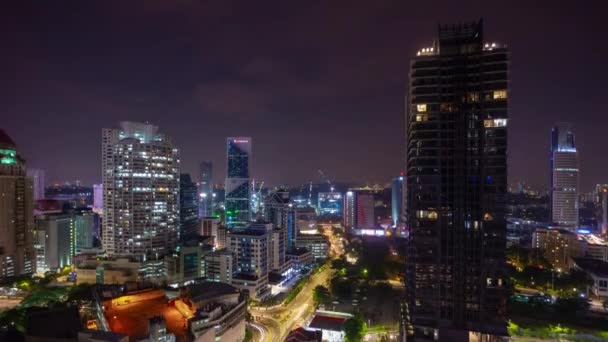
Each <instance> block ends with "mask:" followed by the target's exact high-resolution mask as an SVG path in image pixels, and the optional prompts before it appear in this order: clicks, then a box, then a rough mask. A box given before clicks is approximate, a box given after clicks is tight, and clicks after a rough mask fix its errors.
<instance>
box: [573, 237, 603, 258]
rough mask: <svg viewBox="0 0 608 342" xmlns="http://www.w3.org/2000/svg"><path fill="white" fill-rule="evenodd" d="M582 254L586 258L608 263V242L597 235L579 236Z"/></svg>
mask: <svg viewBox="0 0 608 342" xmlns="http://www.w3.org/2000/svg"><path fill="white" fill-rule="evenodd" d="M578 239H579V242H580V246H581V250H582V254H583V256H584V257H585V258H591V259H597V260H602V261H607V262H608V242H607V241H606V240H605V239H604V238H602V237H600V236H597V235H595V234H583V233H581V234H578Z"/></svg>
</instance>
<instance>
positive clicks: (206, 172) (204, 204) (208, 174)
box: [198, 161, 215, 217]
mask: <svg viewBox="0 0 608 342" xmlns="http://www.w3.org/2000/svg"><path fill="white" fill-rule="evenodd" d="M199 171H200V182H199V183H198V194H199V216H200V217H205V216H213V215H214V212H213V205H214V199H215V198H214V197H215V195H214V193H213V163H212V162H211V161H204V162H201V165H200V170H199Z"/></svg>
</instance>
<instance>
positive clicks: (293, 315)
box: [249, 264, 333, 341]
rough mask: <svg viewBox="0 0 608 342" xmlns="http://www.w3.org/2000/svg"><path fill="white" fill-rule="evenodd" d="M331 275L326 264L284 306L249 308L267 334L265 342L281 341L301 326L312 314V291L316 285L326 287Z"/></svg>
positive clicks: (331, 271)
mask: <svg viewBox="0 0 608 342" xmlns="http://www.w3.org/2000/svg"><path fill="white" fill-rule="evenodd" d="M332 275H333V270H332V269H331V267H329V265H328V264H326V265H325V266H323V267H322V268H321V270H319V271H317V272H316V273H315V274H312V275H311V276H310V279H309V280H308V281H307V282H306V284H305V285H304V287H303V288H302V291H300V293H298V295H297V296H296V297H295V298H294V299H293V300H292V301H291V302H290V303H289V304H286V305H283V304H281V305H278V306H275V307H273V308H270V309H265V308H250V310H249V311H250V312H251V314H252V315H253V316H254V317H255V320H256V323H260V324H262V325H263V326H264V327H265V328H266V330H267V331H268V333H267V334H266V338H267V341H283V340H284V339H285V337H286V336H287V334H289V332H290V331H291V330H293V329H294V328H295V327H297V326H303V325H304V324H305V323H306V321H307V320H308V319H310V317H311V316H312V314H313V313H314V302H313V298H312V290H313V289H314V288H315V287H316V286H317V285H327V283H328V282H329V279H331V276H332Z"/></svg>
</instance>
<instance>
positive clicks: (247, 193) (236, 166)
mask: <svg viewBox="0 0 608 342" xmlns="http://www.w3.org/2000/svg"><path fill="white" fill-rule="evenodd" d="M227 156H228V167H227V177H226V183H225V185H224V190H225V192H226V195H225V196H226V197H225V206H226V224H227V225H228V227H229V228H236V229H239V228H245V227H246V226H247V225H248V224H249V223H250V221H251V207H250V200H251V188H250V182H249V176H250V175H249V170H250V168H249V166H250V164H249V160H250V157H251V138H249V137H238V138H228V141H227Z"/></svg>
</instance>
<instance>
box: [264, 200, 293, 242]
mask: <svg viewBox="0 0 608 342" xmlns="http://www.w3.org/2000/svg"><path fill="white" fill-rule="evenodd" d="M297 210H298V209H297V208H296V207H295V206H294V205H293V203H291V202H290V197H289V191H287V190H285V189H279V190H277V191H274V192H273V193H271V194H270V195H268V196H267V197H266V198H265V199H264V220H265V221H266V222H270V223H272V224H274V226H275V227H278V228H282V229H284V230H285V233H286V234H285V245H286V249H288V250H291V249H292V248H294V246H295V241H296V238H297V233H298V232H297V222H296V221H297V219H296V218H297V215H298V214H297Z"/></svg>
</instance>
